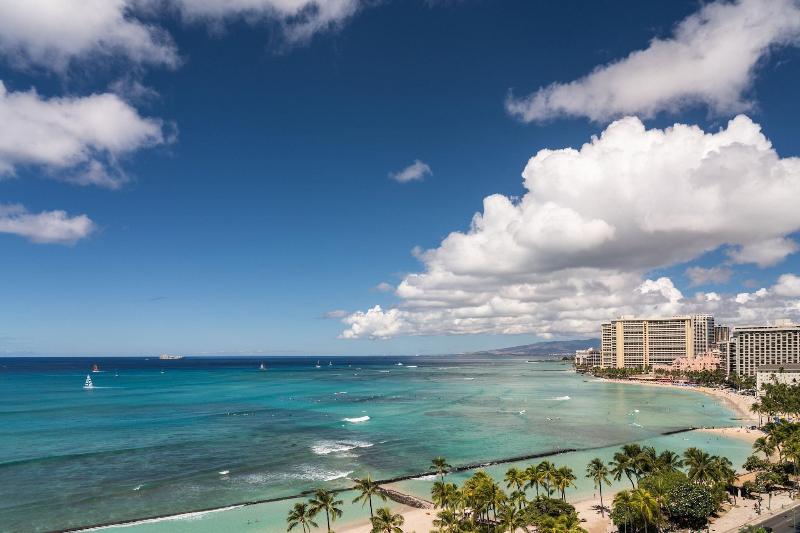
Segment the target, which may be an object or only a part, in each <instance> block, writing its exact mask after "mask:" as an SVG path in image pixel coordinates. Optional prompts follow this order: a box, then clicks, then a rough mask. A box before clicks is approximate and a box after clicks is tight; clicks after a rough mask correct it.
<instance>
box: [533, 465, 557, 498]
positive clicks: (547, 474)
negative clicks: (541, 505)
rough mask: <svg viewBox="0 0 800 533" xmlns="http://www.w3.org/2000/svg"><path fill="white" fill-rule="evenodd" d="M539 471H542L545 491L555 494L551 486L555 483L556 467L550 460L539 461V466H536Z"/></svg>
mask: <svg viewBox="0 0 800 533" xmlns="http://www.w3.org/2000/svg"><path fill="white" fill-rule="evenodd" d="M536 468H537V469H539V471H541V472H542V481H541V484H542V487H544V491H545V492H546V493H547V495H548V496H550V495H551V494H553V489H551V488H550V485H552V483H553V475H554V472H555V470H556V467H555V466H554V465H553V463H551V462H550V461H542V462H541V463H539V466H537V467H536Z"/></svg>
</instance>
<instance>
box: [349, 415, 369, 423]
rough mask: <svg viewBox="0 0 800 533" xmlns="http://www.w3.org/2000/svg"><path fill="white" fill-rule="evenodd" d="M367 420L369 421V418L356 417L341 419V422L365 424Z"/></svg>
mask: <svg viewBox="0 0 800 533" xmlns="http://www.w3.org/2000/svg"><path fill="white" fill-rule="evenodd" d="M367 420H369V417H368V416H366V415H364V416H358V417H356V418H343V419H342V421H343V422H350V423H351V424H358V423H360V422H366V421H367Z"/></svg>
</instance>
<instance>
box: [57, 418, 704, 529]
mask: <svg viewBox="0 0 800 533" xmlns="http://www.w3.org/2000/svg"><path fill="white" fill-rule="evenodd" d="M697 429H707V428H699V427H688V428H680V429H673V430H670V431H663V432H661V433H658V434H656V435H652V436H653V437H654V436H668V435H677V434H679V433H687V432H689V431H695V430H697ZM627 443H628V441H625V442H618V443H612V444H605V445H603V446H589V447H585V448H559V449H554V450H549V451H544V452H537V453H532V454H527V455H518V456H514V457H505V458H502V459H494V460H489V461H482V462H476V463H468V464H463V465H456V466H453V467H452V468H450V469H449V470H448V472H465V471H469V470H477V469H479V468H486V467H487V466H495V465H501V464H506V463H518V462H520V461H529V460H531V459H542V458H545V457H553V456H556V455H561V454H564V453H572V452H586V451H591V450H600V449H603V448H611V447H614V446H621V445H623V444H627ZM431 474H432V472H431V471H430V470H429V471H426V472H420V473H416V474H408V475H403V476H397V477H393V478H388V479H379V480H375V483H377V484H378V485H387V484H390V483H396V482H398V481H408V480H410V479H418V478H421V477H425V476H430V475H431ZM353 490H355V489H354V488H352V487H350V488H341V489H331V492H333V493H337V494H338V493H344V492H351V491H353ZM382 491H384V492H385V493H387V494H386V495H387V496H389V497H390V498H391V499H392V500H395V501H397V502H398V503H401V504H404V505H409V506H411V507H418V506H419V505H420V504H421V503H420V502H425V503H429V502H427V501H426V500H422V499H421V498H416V497H415V496H411V495H408V494H403V493H401V492H398V491H394V490H391V489H382ZM389 492H391V493H392V495H395V496H397V498H404V499H407V500H408V501H400V500H397V499H395V498H393V497H392V496H391V495H390V494H389ZM312 494H314V490H305V491H302V492H299V493H297V494H290V495H286V496H278V497H275V498H264V499H259V500H249V501H244V502H238V503H232V504H230V505H225V506H222V507H209V508H205V509H194V510H190V511H184V512H180V513H169V514H162V515H153V516H146V517H141V518H131V519H128V520H119V521H115V522H107V523H100V524H91V525H86V526H80V527H75V528H67V529H59V530H55V531H51V532H48V533H72V532H78V531H91V530H96V529H102V528H105V527H112V526H124V525H133V524H143V523H147V522H154V521H160V520H168V519H177V518H181V517H186V516H191V515H197V514H202V513H213V512H219V511H227V510H231V509H236V508H239V507H248V506H251V505H260V504H265V503H275V502H282V501H288V500H296V499H298V498H306V497H308V496H310V495H312ZM411 499H413V501H414V503H413V504H412V503H408V502H410V501H412V500H411Z"/></svg>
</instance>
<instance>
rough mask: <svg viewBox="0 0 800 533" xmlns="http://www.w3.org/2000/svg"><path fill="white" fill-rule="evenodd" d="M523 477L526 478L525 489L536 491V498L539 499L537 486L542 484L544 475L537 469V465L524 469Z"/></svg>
mask: <svg viewBox="0 0 800 533" xmlns="http://www.w3.org/2000/svg"><path fill="white" fill-rule="evenodd" d="M525 475H526V477H527V478H528V484H527V485H526V486H525V488H528V489H529V488H531V487H534V488H535V489H536V497H537V498H538V497H539V486H540V485H542V483H544V481H545V478H546V477H547V476H546V473H545V472H544V471H542V470H540V469H539V467H538V466H537V465H530V466H528V468H526V469H525Z"/></svg>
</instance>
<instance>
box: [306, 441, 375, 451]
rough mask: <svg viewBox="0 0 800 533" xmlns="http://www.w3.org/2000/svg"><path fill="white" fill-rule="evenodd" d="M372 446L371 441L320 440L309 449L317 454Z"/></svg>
mask: <svg viewBox="0 0 800 533" xmlns="http://www.w3.org/2000/svg"><path fill="white" fill-rule="evenodd" d="M372 446H374V444H372V443H371V442H364V441H358V440H321V441H319V442H317V443H316V444H314V445H313V446H312V447H311V451H313V452H314V453H315V454H317V455H328V454H331V453H335V454H341V453H344V452H349V451H350V450H355V449H358V448H371V447H372Z"/></svg>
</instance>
